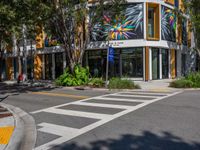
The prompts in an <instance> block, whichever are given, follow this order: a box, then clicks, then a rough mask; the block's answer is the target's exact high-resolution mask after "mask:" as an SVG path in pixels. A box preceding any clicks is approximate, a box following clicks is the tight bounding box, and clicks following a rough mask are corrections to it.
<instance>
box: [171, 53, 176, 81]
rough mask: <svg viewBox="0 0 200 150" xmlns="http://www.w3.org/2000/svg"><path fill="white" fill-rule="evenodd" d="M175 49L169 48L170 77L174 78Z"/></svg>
mask: <svg viewBox="0 0 200 150" xmlns="http://www.w3.org/2000/svg"><path fill="white" fill-rule="evenodd" d="M175 57H176V56H175V49H171V60H170V64H171V77H172V79H174V78H176V62H175V61H176V59H175Z"/></svg>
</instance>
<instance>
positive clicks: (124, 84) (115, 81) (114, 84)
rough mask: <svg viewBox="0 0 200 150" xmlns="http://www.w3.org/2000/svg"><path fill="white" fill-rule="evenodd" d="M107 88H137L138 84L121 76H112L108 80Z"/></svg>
mask: <svg viewBox="0 0 200 150" xmlns="http://www.w3.org/2000/svg"><path fill="white" fill-rule="evenodd" d="M108 87H109V89H138V88H140V87H139V86H138V85H135V84H134V82H133V81H131V80H128V79H123V80H122V79H121V78H112V79H111V80H110V81H109V85H108Z"/></svg>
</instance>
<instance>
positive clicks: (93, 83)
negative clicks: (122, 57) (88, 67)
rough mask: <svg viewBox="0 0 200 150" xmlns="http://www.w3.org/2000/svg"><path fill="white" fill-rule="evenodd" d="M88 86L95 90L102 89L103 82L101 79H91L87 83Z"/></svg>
mask: <svg viewBox="0 0 200 150" xmlns="http://www.w3.org/2000/svg"><path fill="white" fill-rule="evenodd" d="M88 85H89V86H91V87H97V88H100V87H103V86H104V81H103V79H102V78H92V79H91V80H90V81H89V83H88Z"/></svg>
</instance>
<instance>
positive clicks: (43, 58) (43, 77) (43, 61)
mask: <svg viewBox="0 0 200 150" xmlns="http://www.w3.org/2000/svg"><path fill="white" fill-rule="evenodd" d="M42 79H43V80H45V55H44V54H43V55H42Z"/></svg>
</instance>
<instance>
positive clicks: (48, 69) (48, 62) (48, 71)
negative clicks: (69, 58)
mask: <svg viewBox="0 0 200 150" xmlns="http://www.w3.org/2000/svg"><path fill="white" fill-rule="evenodd" d="M45 79H46V80H51V79H52V54H46V55H45Z"/></svg>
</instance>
